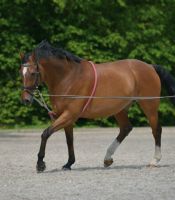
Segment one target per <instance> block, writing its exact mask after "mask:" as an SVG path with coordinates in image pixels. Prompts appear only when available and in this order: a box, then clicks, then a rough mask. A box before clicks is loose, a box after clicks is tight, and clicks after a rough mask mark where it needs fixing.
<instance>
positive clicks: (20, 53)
mask: <svg viewBox="0 0 175 200" xmlns="http://www.w3.org/2000/svg"><path fill="white" fill-rule="evenodd" d="M19 57H20V59H21V60H22V59H23V58H24V53H22V52H19Z"/></svg>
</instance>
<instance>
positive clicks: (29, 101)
mask: <svg viewBox="0 0 175 200" xmlns="http://www.w3.org/2000/svg"><path fill="white" fill-rule="evenodd" d="M22 103H23V104H24V105H29V104H31V103H32V100H29V99H24V100H22Z"/></svg>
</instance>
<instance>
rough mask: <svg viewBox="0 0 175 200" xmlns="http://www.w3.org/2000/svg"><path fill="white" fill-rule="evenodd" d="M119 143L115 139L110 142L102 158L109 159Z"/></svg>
mask: <svg viewBox="0 0 175 200" xmlns="http://www.w3.org/2000/svg"><path fill="white" fill-rule="evenodd" d="M119 145H120V142H118V141H117V139H115V140H114V141H113V142H112V144H111V145H110V146H109V147H108V149H107V152H106V155H105V158H104V160H110V159H111V156H112V155H113V154H114V152H115V151H116V149H117V147H118V146H119Z"/></svg>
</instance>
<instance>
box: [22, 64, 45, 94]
mask: <svg viewBox="0 0 175 200" xmlns="http://www.w3.org/2000/svg"><path fill="white" fill-rule="evenodd" d="M35 65H36V71H35V72H33V73H32V74H34V75H35V82H34V85H33V86H22V90H23V91H26V92H28V93H29V94H31V95H33V91H36V90H38V87H39V80H40V77H41V74H40V72H39V65H38V63H36V64H35ZM22 66H23V67H30V66H33V65H32V64H28V63H24V64H22Z"/></svg>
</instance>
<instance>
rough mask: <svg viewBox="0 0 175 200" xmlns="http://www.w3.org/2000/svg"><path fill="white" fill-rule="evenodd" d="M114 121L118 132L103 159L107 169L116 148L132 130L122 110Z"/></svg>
mask: <svg viewBox="0 0 175 200" xmlns="http://www.w3.org/2000/svg"><path fill="white" fill-rule="evenodd" d="M114 117H115V119H116V120H117V122H118V124H119V127H120V132H119V135H118V136H117V137H116V138H115V140H114V141H113V142H112V144H111V145H110V146H109V147H108V149H107V152H106V155H105V158H104V166H105V167H108V166H110V165H111V164H112V163H113V159H112V155H113V154H114V152H115V150H116V149H117V147H118V146H119V145H120V143H121V142H122V141H123V140H124V138H125V137H126V136H127V135H128V134H129V132H130V131H131V130H132V125H131V123H130V121H129V119H128V115H127V111H126V110H122V111H120V112H119V113H118V114H116V115H115V116H114Z"/></svg>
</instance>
